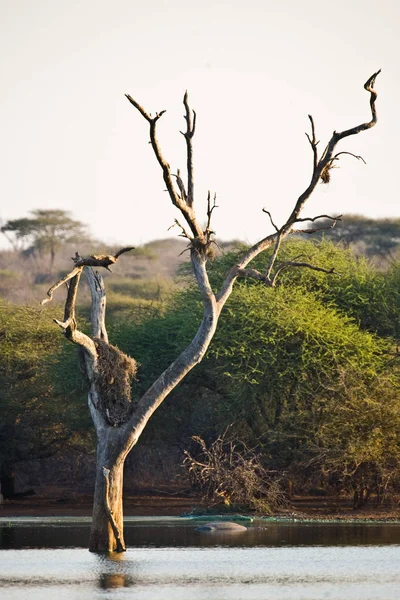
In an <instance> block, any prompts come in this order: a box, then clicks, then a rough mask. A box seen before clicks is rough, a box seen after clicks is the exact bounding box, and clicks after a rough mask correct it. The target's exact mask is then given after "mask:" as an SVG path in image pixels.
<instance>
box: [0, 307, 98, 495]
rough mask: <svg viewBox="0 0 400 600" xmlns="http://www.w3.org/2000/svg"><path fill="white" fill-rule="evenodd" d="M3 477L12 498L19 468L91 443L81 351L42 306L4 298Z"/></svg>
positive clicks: (0, 367)
mask: <svg viewBox="0 0 400 600" xmlns="http://www.w3.org/2000/svg"><path fill="white" fill-rule="evenodd" d="M0 345H1V352H0V380H1V387H0V465H1V471H0V478H1V489H2V493H3V495H4V496H5V497H12V496H13V495H14V493H15V489H14V469H15V466H16V465H17V464H18V463H20V462H21V461H27V460H32V459H35V458H36V459H37V458H46V457H50V456H52V455H54V454H55V453H57V452H58V451H59V450H61V449H63V450H64V451H65V449H66V448H68V446H71V445H72V444H73V445H75V446H81V447H82V448H84V449H87V448H88V447H91V446H92V443H91V442H92V440H91V435H90V434H88V432H87V429H88V425H89V419H88V415H87V414H86V413H87V411H86V409H85V392H84V388H83V386H82V381H80V380H79V379H77V377H76V375H75V373H76V362H77V356H76V353H74V352H71V351H70V348H69V347H68V348H67V347H66V346H65V347H64V346H63V347H61V346H60V334H59V332H58V331H57V329H56V328H55V327H54V325H53V324H52V322H51V321H50V320H49V319H48V315H47V314H46V315H44V314H43V312H42V311H41V310H40V309H38V308H33V307H19V306H15V305H11V304H9V303H6V302H4V301H1V300H0Z"/></svg>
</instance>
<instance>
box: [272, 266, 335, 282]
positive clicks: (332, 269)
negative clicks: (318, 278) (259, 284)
mask: <svg viewBox="0 0 400 600" xmlns="http://www.w3.org/2000/svg"><path fill="white" fill-rule="evenodd" d="M289 267H300V268H305V269H311V270H312V271H320V272H321V273H326V274H327V275H339V273H336V271H335V269H334V267H332V268H331V269H324V268H323V267H316V266H315V265H312V264H310V263H306V262H296V261H294V260H287V261H285V262H283V263H281V264H280V265H279V267H278V269H277V270H276V272H275V274H274V277H273V278H272V281H271V285H272V287H275V285H276V279H277V277H278V275H279V274H280V273H282V271H283V270H284V269H288V268H289Z"/></svg>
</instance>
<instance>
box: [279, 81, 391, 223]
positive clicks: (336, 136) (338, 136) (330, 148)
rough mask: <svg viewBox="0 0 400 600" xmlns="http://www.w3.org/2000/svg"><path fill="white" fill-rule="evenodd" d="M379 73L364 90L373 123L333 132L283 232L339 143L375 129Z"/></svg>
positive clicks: (294, 218) (299, 210) (367, 83)
mask: <svg viewBox="0 0 400 600" xmlns="http://www.w3.org/2000/svg"><path fill="white" fill-rule="evenodd" d="M379 73H380V70H379V71H377V72H376V73H374V74H373V75H372V76H371V77H370V78H369V79H368V81H367V82H366V83H365V84H364V88H365V89H366V90H367V91H368V92H370V94H371V97H370V106H371V115H372V118H371V121H368V122H366V123H362V124H361V125H357V126H356V127H352V128H351V129H347V130H346V131H342V132H339V133H338V132H336V131H334V132H333V134H332V137H331V139H330V140H329V142H328V144H327V146H326V148H325V150H324V152H323V154H322V156H321V157H320V158H319V160H318V162H317V165H316V166H315V168H314V169H313V174H312V177H311V182H310V184H309V185H308V187H307V188H306V190H305V191H304V192H303V193H302V194H301V195H300V196H299V198H298V200H297V202H296V204H295V207H294V209H293V211H292V214H291V215H290V216H289V218H288V220H287V221H286V224H285V225H284V226H283V228H282V230H283V232H286V231H287V230H289V229H290V228H291V227H292V226H293V223H294V222H295V221H296V219H298V217H299V215H300V213H301V211H302V209H303V207H304V204H305V202H306V201H307V200H308V198H309V197H310V196H311V194H312V193H313V191H314V190H315V187H316V186H317V184H318V181H319V180H320V178H321V174H322V173H323V171H324V169H325V167H326V166H327V165H329V164H330V162H331V159H332V157H333V152H334V150H335V148H336V145H337V144H338V142H339V141H340V140H342V139H343V138H345V137H348V136H350V135H357V134H358V133H360V132H361V131H365V130H367V129H370V128H371V127H373V126H374V125H375V124H376V122H377V114H376V109H375V101H376V98H377V93H376V91H375V90H374V84H375V79H376V77H377V76H378V75H379Z"/></svg>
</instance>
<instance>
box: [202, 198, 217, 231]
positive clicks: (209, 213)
mask: <svg viewBox="0 0 400 600" xmlns="http://www.w3.org/2000/svg"><path fill="white" fill-rule="evenodd" d="M216 200H217V195H216V194H214V198H213V204H211V194H210V190H208V194H207V225H206V228H205V230H204V233H205V235H206V239H207V241H208V242H210V241H211V240H210V236H211V235H212V234H213V233H214V231H212V230H211V217H212V214H213V211H214V210H215V209H216V208H218V206H217V204H216Z"/></svg>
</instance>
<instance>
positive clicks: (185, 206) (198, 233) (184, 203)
mask: <svg viewBox="0 0 400 600" xmlns="http://www.w3.org/2000/svg"><path fill="white" fill-rule="evenodd" d="M125 96H126V98H127V99H128V100H129V102H130V103H131V104H132V105H133V106H134V107H135V108H136V109H137V110H138V111H139V112H140V114H141V115H142V116H143V117H144V118H145V119H146V121H148V123H149V125H150V142H151V145H152V148H153V151H154V154H155V156H156V158H157V161H158V163H159V165H160V166H161V168H162V172H163V179H164V183H165V185H166V188H167V191H168V193H169V196H170V198H171V201H172V204H173V205H174V206H176V208H178V209H179V210H180V211H181V213H182V215H183V217H184V219H185V221H186V223H187V225H188V226H189V228H190V230H191V232H192V239H196V238H197V240H198V241H199V242H200V243H203V245H204V246H206V240H205V239H204V233H203V231H202V229H201V226H200V224H199V222H198V221H197V218H196V215H195V212H194V209H193V203H194V178H193V146H192V138H193V135H194V132H195V125H196V113H195V112H194V111H193V119H192V114H191V111H190V107H189V104H188V96H187V93H186V94H185V96H184V99H183V103H184V105H185V111H186V115H185V119H186V124H187V130H186V132H185V133H182V132H181V133H182V135H183V136H184V137H185V140H186V148H187V166H188V186H187V197H186V194H185V196H184V197H181V195H180V194H179V193H178V192H177V191H176V189H175V187H174V184H173V181H172V177H173V175H172V174H171V168H170V165H169V164H168V162H167V161H166V160H165V158H164V156H163V154H162V151H161V147H160V145H159V143H158V140H157V135H156V133H157V132H156V123H157V120H158V119H159V118H160V117H161V115H162V114H164V112H165V111H162V112H161V113H159V114H157V116H156V117H155V118H152V117H151V116H150V115H149V114H148V113H147V112H146V111H145V110H144V108H143V107H142V106H141V105H140V104H139V103H138V102H136V101H135V100H134V99H133V98H132V97H131V96H130V95H129V94H125ZM178 187H179V184H178ZM180 191H181V190H180Z"/></svg>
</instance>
